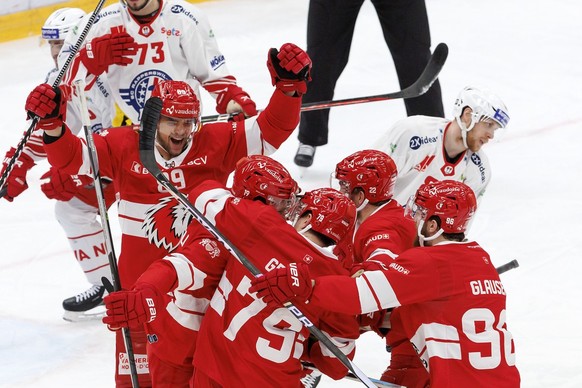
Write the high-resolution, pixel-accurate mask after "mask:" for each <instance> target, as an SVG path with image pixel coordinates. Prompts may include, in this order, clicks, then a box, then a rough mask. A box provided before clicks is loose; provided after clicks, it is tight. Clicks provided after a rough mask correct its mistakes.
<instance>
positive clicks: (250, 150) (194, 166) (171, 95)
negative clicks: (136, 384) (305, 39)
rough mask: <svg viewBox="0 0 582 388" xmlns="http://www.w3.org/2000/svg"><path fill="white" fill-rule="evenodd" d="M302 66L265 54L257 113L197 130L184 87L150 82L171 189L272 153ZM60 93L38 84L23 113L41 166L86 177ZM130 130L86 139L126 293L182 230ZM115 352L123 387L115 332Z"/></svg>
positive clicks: (287, 51)
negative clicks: (43, 155)
mask: <svg viewBox="0 0 582 388" xmlns="http://www.w3.org/2000/svg"><path fill="white" fill-rule="evenodd" d="M310 66H311V61H310V59H309V57H308V56H307V55H306V54H305V52H304V51H303V50H301V49H300V48H299V47H297V46H295V45H293V44H291V43H287V44H284V45H283V46H282V47H281V49H280V50H276V49H271V50H270V51H269V55H268V61H267V67H268V69H269V72H270V73H271V78H272V83H273V85H275V91H274V93H273V96H272V97H271V101H270V102H269V104H268V105H267V107H266V108H265V110H264V111H263V112H261V113H260V114H259V115H258V116H256V117H253V118H249V119H246V120H244V121H232V122H219V123H212V124H205V125H201V124H200V122H199V117H200V104H199V101H198V98H197V97H196V96H195V94H194V92H193V91H192V89H191V88H190V87H189V85H187V84H186V83H184V82H181V81H163V82H160V83H159V84H157V85H156V87H155V89H154V91H153V95H154V96H158V97H159V98H161V99H162V100H163V107H162V112H161V118H160V122H159V125H158V132H157V136H156V139H157V141H156V149H155V153H156V159H157V161H158V163H159V165H160V167H161V169H162V171H163V172H164V174H167V176H168V178H169V180H170V181H171V182H172V183H173V184H174V185H175V186H176V187H177V188H178V189H179V190H181V191H184V192H188V191H189V190H191V189H192V188H193V187H195V186H196V185H197V184H199V183H200V182H201V181H203V180H205V179H209V178H212V179H216V180H218V181H219V182H223V183H225V182H226V180H227V178H228V175H229V174H230V173H231V171H232V170H233V169H234V167H235V164H236V161H238V160H239V159H240V158H241V157H243V156H246V155H249V154H270V153H272V152H274V151H275V150H276V149H277V148H278V147H279V146H280V145H281V143H282V142H283V141H284V140H285V139H287V138H288V137H289V135H290V134H291V133H292V132H293V130H294V128H295V127H296V126H297V123H298V121H299V110H300V106H301V96H302V94H303V93H304V92H305V90H306V83H307V81H308V79H309V70H310ZM66 91H67V88H66V87H63V88H56V89H53V88H51V87H50V86H49V85H46V84H43V85H39V86H38V87H37V88H35V89H34V90H33V91H32V92H31V94H30V95H29V98H28V99H27V103H26V109H27V110H28V111H31V112H33V113H34V114H36V115H38V116H39V117H41V120H40V121H39V126H40V127H41V128H43V129H44V130H45V134H44V143H45V149H46V151H47V154H48V160H49V162H50V163H51V164H52V165H53V166H55V167H57V168H59V169H62V170H63V171H65V172H68V173H70V174H75V175H89V174H90V173H91V171H90V164H89V161H88V155H87V149H86V146H85V144H84V143H83V142H81V141H80V140H79V139H78V138H76V137H74V136H72V134H71V133H70V131H69V129H68V128H66V126H63V123H62V114H63V107H64V102H65V101H66V98H65V95H66ZM137 129H138V128H137V127H125V128H118V129H116V130H114V131H108V130H105V131H103V132H102V133H101V134H100V136H94V140H95V146H96V149H97V154H98V158H99V164H100V172H101V175H102V176H103V177H106V178H110V179H111V180H112V181H113V182H114V184H115V187H116V189H117V191H118V192H119V197H120V201H119V219H120V222H121V230H122V234H123V235H122V246H121V254H120V256H119V276H120V280H121V284H122V285H123V286H124V287H126V288H131V287H132V286H133V284H134V283H135V281H136V280H137V278H138V277H139V276H140V275H141V274H142V273H143V272H144V271H145V269H146V268H147V267H148V266H149V265H150V264H151V263H152V262H153V261H155V260H157V259H160V258H162V257H164V256H165V255H166V254H167V252H168V251H172V250H174V249H176V248H177V247H178V246H179V245H180V240H181V238H182V237H183V235H184V232H185V231H186V226H187V222H186V219H185V218H184V217H181V215H180V214H177V213H175V212H169V211H166V206H164V204H165V203H166V202H167V198H168V197H169V196H168V194H167V193H166V191H165V190H164V189H163V188H162V187H161V185H159V184H158V183H157V181H156V180H155V178H154V177H152V176H150V175H149V173H148V172H147V170H146V169H145V168H144V167H143V166H142V165H141V162H140V159H139V150H138V134H137ZM132 337H133V343H134V350H135V353H136V355H138V356H139V360H144V362H142V363H141V364H140V365H138V371H143V373H144V374H143V375H140V385H142V386H149V385H150V382H149V376H148V375H147V370H148V369H147V364H146V363H145V360H147V359H146V357H145V340H146V337H145V334H144V333H143V332H139V331H133V332H132ZM117 354H118V355H117V357H116V362H117V369H116V372H117V373H116V383H117V386H118V387H121V386H129V385H130V384H131V383H130V379H129V376H128V373H129V372H128V370H127V368H125V366H127V365H126V364H125V363H126V362H127V357H126V355H125V351H124V346H123V341H122V338H121V335H118V336H117Z"/></svg>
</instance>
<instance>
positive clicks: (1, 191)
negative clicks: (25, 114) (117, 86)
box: [0, 0, 105, 198]
mask: <svg viewBox="0 0 582 388" xmlns="http://www.w3.org/2000/svg"><path fill="white" fill-rule="evenodd" d="M104 3H105V0H99V3H98V4H97V6H96V7H95V10H94V11H93V14H92V15H91V16H90V17H89V20H88V21H87V24H86V25H85V28H84V29H83V31H82V32H81V35H79V38H78V39H77V42H76V43H75V46H73V48H72V49H71V53H70V54H69V56H68V57H67V60H66V61H65V63H64V64H63V67H61V71H59V74H58V75H57V78H56V79H55V81H54V82H53V85H52V86H53V88H56V87H57V86H59V84H60V83H61V79H62V78H63V76H64V75H65V73H66V72H67V70H68V69H69V66H70V65H71V62H72V61H73V58H74V57H75V55H77V51H79V48H80V47H81V45H82V44H83V41H84V40H85V38H86V37H87V34H88V33H89V30H90V29H91V27H93V24H94V23H95V19H96V18H97V14H98V13H99V12H101V8H103V4H104ZM39 120H40V117H38V116H37V115H34V116H33V117H32V122H31V123H30V126H29V127H28V129H27V130H26V132H25V133H24V136H23V137H22V139H21V140H20V143H18V146H17V147H16V151H15V152H14V155H13V156H12V158H11V159H10V161H9V162H8V164H7V165H6V170H4V173H3V174H2V177H0V198H2V197H3V196H4V195H5V194H6V190H5V188H4V184H5V183H6V180H7V179H8V175H10V172H11V171H12V169H13V168H14V165H15V164H16V160H17V159H18V158H19V157H20V154H22V151H23V150H24V146H25V145H26V143H27V142H28V139H29V138H30V136H31V135H32V132H34V128H35V127H36V124H38V121H39Z"/></svg>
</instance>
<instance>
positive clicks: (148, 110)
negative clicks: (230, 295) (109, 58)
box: [139, 97, 398, 388]
mask: <svg viewBox="0 0 582 388" xmlns="http://www.w3.org/2000/svg"><path fill="white" fill-rule="evenodd" d="M161 110H162V100H160V99H159V98H157V97H151V98H150V99H149V100H148V101H147V102H146V104H145V107H144V109H143V111H142V120H141V127H140V132H139V156H140V160H141V162H142V164H143V166H144V167H145V168H146V169H147V170H148V171H149V173H150V174H152V175H153V176H154V178H156V180H157V181H158V182H159V183H160V184H161V185H162V186H163V187H164V188H165V189H166V190H168V192H169V193H170V194H171V195H172V196H173V197H174V198H176V200H177V201H178V202H180V203H181V204H182V205H183V206H184V207H185V208H186V209H187V210H188V211H189V212H190V213H192V215H193V216H194V218H195V219H196V220H197V221H198V222H199V223H200V224H201V225H202V226H203V227H204V228H206V229H207V230H208V231H209V232H210V233H212V235H213V236H214V237H215V238H216V239H217V240H218V241H220V242H221V243H222V244H223V245H224V247H225V248H226V249H227V250H228V251H229V252H230V253H231V254H232V255H233V256H234V257H235V258H236V259H237V260H239V261H240V262H241V264H242V265H244V266H245V267H246V268H247V269H248V270H249V271H250V272H251V273H252V274H253V275H254V276H259V275H261V271H260V270H259V269H258V268H257V267H256V266H255V265H254V264H253V263H252V262H251V261H250V260H249V259H248V258H246V257H245V255H244V254H243V253H242V252H241V251H239V250H238V249H237V248H236V247H235V246H234V245H233V244H232V243H231V242H230V241H229V240H228V239H227V238H226V237H224V236H223V235H222V233H220V231H219V230H218V229H216V227H215V226H214V225H212V224H211V223H210V221H208V219H206V217H204V215H203V214H202V213H201V212H200V211H199V210H198V209H196V207H195V206H194V205H192V203H190V201H188V198H186V196H185V195H184V194H182V193H181V192H180V191H178V189H177V188H176V187H175V186H174V185H173V184H172V183H171V182H170V181H169V180H168V178H166V177H165V176H164V175H163V174H162V172H161V170H160V168H159V167H158V163H157V162H156V158H155V155H154V147H155V140H156V128H157V125H158V122H159V120H160V112H161ZM284 306H285V307H286V308H287V309H288V310H289V311H290V312H291V313H292V314H293V315H294V316H295V317H296V318H297V319H298V320H299V321H300V322H301V323H302V324H303V326H305V327H306V328H307V329H308V330H309V331H310V332H311V334H312V335H313V336H314V337H315V338H317V339H318V340H319V341H320V342H321V343H322V344H323V345H324V346H326V347H327V348H328V349H329V350H330V351H331V352H332V353H333V355H334V356H336V357H337V358H338V359H339V360H340V361H341V362H342V363H343V364H344V365H345V366H346V368H348V369H349V370H350V371H351V372H352V373H353V374H354V375H355V376H356V377H357V378H358V379H359V380H360V381H361V382H362V383H363V384H364V385H365V386H367V387H369V388H376V385H375V384H374V383H373V382H372V381H370V379H369V378H368V376H366V375H365V374H364V373H363V372H362V371H361V370H360V369H359V368H358V367H357V366H356V365H355V364H354V363H353V362H352V361H351V360H350V359H349V358H348V357H347V356H346V355H345V354H343V353H342V352H341V350H339V348H338V347H337V346H335V345H334V344H333V342H331V340H330V339H329V338H328V337H327V336H326V335H325V334H323V332H322V331H321V330H319V329H318V328H317V327H316V326H315V325H314V324H313V323H312V322H311V321H310V320H309V318H307V317H306V316H305V314H303V313H302V312H301V310H299V309H298V308H297V307H296V306H295V305H293V304H292V303H290V302H287V303H285V305H284ZM393 387H398V386H393Z"/></svg>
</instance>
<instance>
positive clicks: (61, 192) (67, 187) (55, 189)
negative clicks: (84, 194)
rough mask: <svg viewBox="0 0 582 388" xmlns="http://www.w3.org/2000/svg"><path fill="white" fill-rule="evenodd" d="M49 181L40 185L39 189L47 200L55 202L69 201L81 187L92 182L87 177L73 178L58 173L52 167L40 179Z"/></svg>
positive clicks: (57, 170)
mask: <svg viewBox="0 0 582 388" xmlns="http://www.w3.org/2000/svg"><path fill="white" fill-rule="evenodd" d="M47 178H49V181H48V182H46V183H43V184H42V185H40V189H41V190H42V192H43V193H44V195H46V197H47V198H48V199H56V200H57V201H70V200H71V198H73V197H74V196H75V195H76V194H77V193H78V192H79V189H80V188H81V187H83V186H86V185H88V184H90V183H91V182H92V179H91V178H89V177H88V176H75V177H74V178H73V176H71V175H69V174H67V173H64V172H62V171H60V170H59V169H56V168H54V167H51V169H50V170H48V171H47V172H45V173H44V174H43V176H41V177H40V179H47Z"/></svg>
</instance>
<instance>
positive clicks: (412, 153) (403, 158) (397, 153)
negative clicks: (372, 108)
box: [372, 116, 491, 205]
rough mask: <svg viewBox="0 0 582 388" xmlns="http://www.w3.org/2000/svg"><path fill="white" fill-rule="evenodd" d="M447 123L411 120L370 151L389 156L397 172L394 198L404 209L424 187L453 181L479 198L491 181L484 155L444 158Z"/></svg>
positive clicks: (425, 118)
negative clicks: (378, 151) (423, 185)
mask: <svg viewBox="0 0 582 388" xmlns="http://www.w3.org/2000/svg"><path fill="white" fill-rule="evenodd" d="M449 122H450V121H449V120H447V119H444V118H440V117H429V116H411V117H407V118H405V119H402V120H400V121H398V122H396V123H395V124H394V125H393V126H392V127H391V128H390V129H389V130H388V131H387V132H386V133H385V134H384V135H383V136H382V137H381V138H380V139H378V140H377V141H376V142H375V143H374V145H373V146H372V148H374V149H378V150H380V151H383V152H385V153H387V154H388V155H390V156H391V157H392V158H393V159H394V162H395V163H396V166H397V168H398V178H397V180H396V185H395V186H394V197H395V198H396V200H397V201H398V202H399V203H400V204H402V205H404V204H406V201H407V200H408V198H409V197H410V196H412V195H414V194H415V192H416V190H417V189H418V188H419V187H420V185H422V184H423V183H426V182H429V181H434V180H444V179H452V180H456V181H461V182H464V183H466V184H467V185H468V186H469V187H471V188H472V189H473V191H474V192H475V194H476V195H477V196H478V197H481V196H482V195H483V193H484V192H485V188H486V187H487V185H488V184H489V180H490V179H491V168H490V166H489V160H488V159H487V157H486V156H485V153H484V152H483V151H479V152H477V153H474V152H472V151H470V150H467V151H465V152H464V153H463V154H462V155H461V156H459V157H458V158H456V159H455V160H450V159H449V158H447V157H446V155H445V153H444V149H443V137H444V134H445V131H446V129H447V126H448V124H449Z"/></svg>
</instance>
